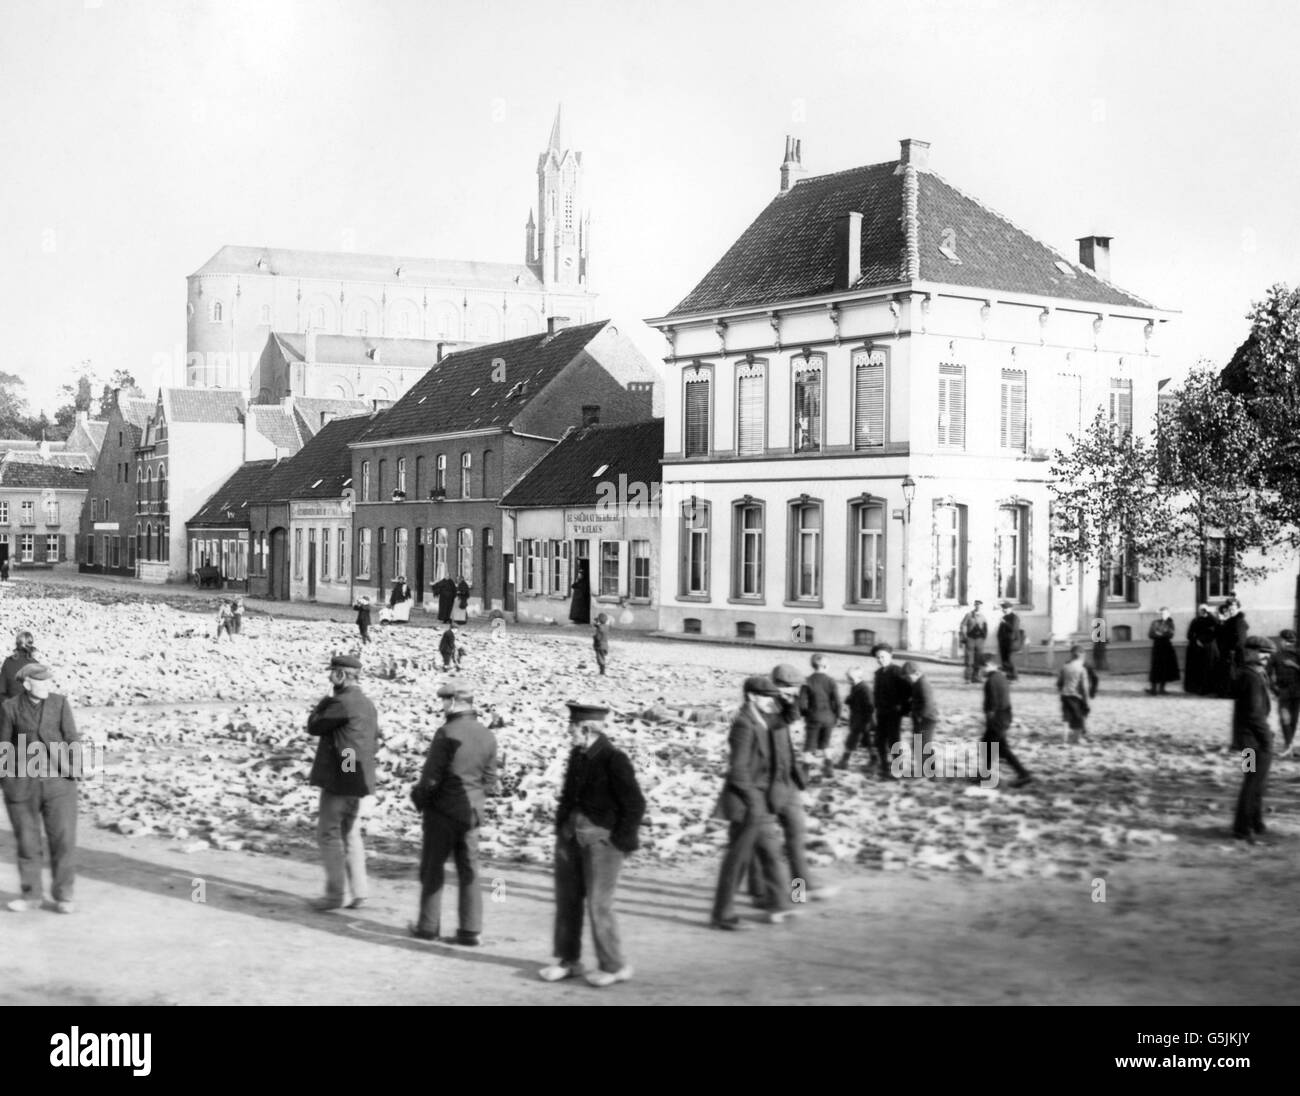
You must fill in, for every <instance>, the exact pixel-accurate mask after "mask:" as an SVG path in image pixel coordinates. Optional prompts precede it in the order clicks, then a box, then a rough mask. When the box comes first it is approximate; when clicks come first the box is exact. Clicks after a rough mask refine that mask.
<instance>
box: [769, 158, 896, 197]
mask: <svg viewBox="0 0 1300 1096" xmlns="http://www.w3.org/2000/svg"><path fill="white" fill-rule="evenodd" d="M896 163H898V161H897V160H881V161H879V162H878V163H874V164H858V165H857V167H844V168H840V170H839V171H827V172H825V173H824V174H822V175H805V176H804V177H803V178H802V179H796V180H795V181H794V182H793V183H792V184H791V186H790V190H793V189H794V188H795V187H797V186H803V185H805V184H806V183H815V182H818V181H820V180H822V179H834V178H835V177H836V176H837V175H849V174H851V173H852V172H854V171H869V170H871V169H872V168H876V167H888V166H889V165H890V164H896ZM783 193H786V194H788V193H790V191H789V190H787V191H783ZM779 196H780V195H778V197H779Z"/></svg>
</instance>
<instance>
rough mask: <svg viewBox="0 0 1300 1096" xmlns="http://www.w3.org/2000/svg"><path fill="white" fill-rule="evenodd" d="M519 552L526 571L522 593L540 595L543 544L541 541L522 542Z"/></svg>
mask: <svg viewBox="0 0 1300 1096" xmlns="http://www.w3.org/2000/svg"><path fill="white" fill-rule="evenodd" d="M519 552H520V562H521V564H522V565H523V571H524V588H523V590H521V591H520V593H524V594H540V593H541V592H542V542H541V541H540V540H524V541H520V544H519Z"/></svg>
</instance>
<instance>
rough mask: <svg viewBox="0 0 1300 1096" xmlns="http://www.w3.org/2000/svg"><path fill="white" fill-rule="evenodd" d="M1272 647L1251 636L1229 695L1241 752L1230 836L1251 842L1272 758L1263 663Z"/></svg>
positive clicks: (1260, 825)
mask: <svg viewBox="0 0 1300 1096" xmlns="http://www.w3.org/2000/svg"><path fill="white" fill-rule="evenodd" d="M1274 651H1275V648H1274V646H1273V643H1272V641H1271V640H1268V639H1265V638H1264V637H1262V636H1251V637H1250V638H1249V639H1247V640H1246V641H1245V643H1244V645H1243V648H1242V657H1243V667H1242V670H1241V673H1239V674H1238V675H1237V680H1236V682H1235V684H1234V692H1233V698H1232V749H1233V751H1234V752H1236V753H1240V754H1241V765H1242V771H1243V773H1244V775H1243V776H1242V779H1241V792H1240V793H1239V794H1238V796H1237V814H1236V817H1235V818H1234V819H1233V823H1232V836H1233V837H1235V838H1237V839H1238V840H1240V841H1248V842H1250V843H1251V844H1252V845H1253V844H1254V843H1255V836H1256V834H1262V833H1263V832H1264V830H1265V826H1264V787H1265V785H1266V784H1267V783H1268V770H1269V768H1270V766H1271V765H1272V761H1273V732H1272V730H1271V729H1270V728H1269V725H1268V714H1269V711H1270V709H1271V704H1270V702H1269V699H1268V672H1267V669H1266V668H1265V664H1266V663H1267V661H1268V657H1269V655H1270V654H1272V653H1274Z"/></svg>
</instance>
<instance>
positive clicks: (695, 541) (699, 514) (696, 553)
mask: <svg viewBox="0 0 1300 1096" xmlns="http://www.w3.org/2000/svg"><path fill="white" fill-rule="evenodd" d="M681 546H682V551H681V556H682V558H681V592H682V594H683V595H686V596H688V597H708V596H709V504H708V503H707V502H700V501H698V500H697V501H695V502H694V504H692V503H687V504H686V505H684V506H683V507H682V527H681Z"/></svg>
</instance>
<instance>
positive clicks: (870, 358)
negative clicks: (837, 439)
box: [853, 350, 888, 449]
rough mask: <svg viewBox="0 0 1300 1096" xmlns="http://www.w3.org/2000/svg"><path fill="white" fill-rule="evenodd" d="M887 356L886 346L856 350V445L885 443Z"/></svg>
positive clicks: (854, 386)
mask: <svg viewBox="0 0 1300 1096" xmlns="http://www.w3.org/2000/svg"><path fill="white" fill-rule="evenodd" d="M887 373H888V356H887V354H886V352H885V351H884V350H855V351H854V352H853V448H855V449H870V448H872V447H874V446H877V445H884V444H885V408H886V407H887V406H888V404H887V400H886V392H887V383H886V382H887V379H888V378H887Z"/></svg>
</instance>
